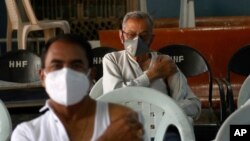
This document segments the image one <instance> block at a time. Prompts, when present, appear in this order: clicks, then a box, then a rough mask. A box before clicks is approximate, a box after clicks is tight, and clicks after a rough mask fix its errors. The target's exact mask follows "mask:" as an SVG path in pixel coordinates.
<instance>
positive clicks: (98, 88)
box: [89, 77, 103, 99]
mask: <svg viewBox="0 0 250 141" xmlns="http://www.w3.org/2000/svg"><path fill="white" fill-rule="evenodd" d="M102 94H103V85H102V77H101V78H100V79H99V80H98V81H97V82H96V83H95V85H94V86H93V87H92V88H91V90H90V92H89V96H90V97H91V98H92V99H97V98H98V97H99V96H101V95H102Z"/></svg>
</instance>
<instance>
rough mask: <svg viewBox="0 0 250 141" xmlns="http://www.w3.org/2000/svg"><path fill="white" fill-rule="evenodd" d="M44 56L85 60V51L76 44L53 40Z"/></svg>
mask: <svg viewBox="0 0 250 141" xmlns="http://www.w3.org/2000/svg"><path fill="white" fill-rule="evenodd" d="M46 58H50V59H52V58H56V59H61V60H75V59H77V60H79V59H81V60H86V53H85V51H84V50H83V49H82V48H81V47H80V46H79V45H77V44H73V43H62V42H55V43H53V44H51V46H50V48H49V50H48V52H47V57H46Z"/></svg>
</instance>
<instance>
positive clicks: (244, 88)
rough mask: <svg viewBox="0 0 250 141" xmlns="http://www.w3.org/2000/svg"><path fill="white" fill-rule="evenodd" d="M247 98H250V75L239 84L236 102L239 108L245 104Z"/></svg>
mask: <svg viewBox="0 0 250 141" xmlns="http://www.w3.org/2000/svg"><path fill="white" fill-rule="evenodd" d="M249 98H250V75H249V76H248V77H247V78H246V80H245V81H244V83H243V84H242V85H241V88H240V91H239V96H238V102H237V105H238V108H240V107H241V106H242V105H243V104H245V103H246V101H247V100H248V99H249Z"/></svg>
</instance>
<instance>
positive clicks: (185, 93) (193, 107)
mask: <svg viewBox="0 0 250 141" xmlns="http://www.w3.org/2000/svg"><path fill="white" fill-rule="evenodd" d="M168 85H169V89H170V93H171V95H172V97H173V99H175V100H176V101H177V103H178V104H179V106H180V107H181V108H182V109H183V110H184V112H185V113H186V114H187V116H190V117H192V118H193V119H197V118H198V117H199V115H200V112H201V102H200V100H199V98H198V97H196V96H195V95H194V93H193V92H192V90H191V89H190V87H189V86H188V84H187V80H186V77H185V76H184V75H183V74H182V72H180V71H178V72H177V73H175V74H174V75H172V76H171V77H169V78H168Z"/></svg>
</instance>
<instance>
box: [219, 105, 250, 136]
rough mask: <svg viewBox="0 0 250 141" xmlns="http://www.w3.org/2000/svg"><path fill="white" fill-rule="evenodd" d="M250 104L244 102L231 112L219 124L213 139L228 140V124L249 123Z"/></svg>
mask: <svg viewBox="0 0 250 141" xmlns="http://www.w3.org/2000/svg"><path fill="white" fill-rule="evenodd" d="M249 117H250V104H246V105H244V106H242V107H240V108H239V109H237V110H236V111H235V112H234V113H232V114H231V115H230V116H229V117H228V118H227V119H226V120H225V121H224V123H223V124H222V125H221V127H220V129H219V131H218V132H217V135H216V138H215V141H229V140H230V139H229V138H230V125H249V124H250V118H249Z"/></svg>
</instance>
